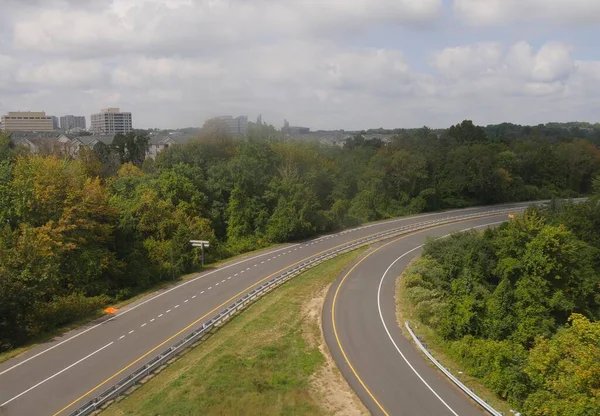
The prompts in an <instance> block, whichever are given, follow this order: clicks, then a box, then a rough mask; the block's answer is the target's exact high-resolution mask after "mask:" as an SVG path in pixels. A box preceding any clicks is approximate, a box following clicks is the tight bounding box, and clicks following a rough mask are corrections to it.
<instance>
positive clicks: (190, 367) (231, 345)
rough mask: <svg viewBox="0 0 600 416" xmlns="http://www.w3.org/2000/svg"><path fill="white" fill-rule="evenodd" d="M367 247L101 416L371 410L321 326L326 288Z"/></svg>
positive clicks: (245, 315) (323, 269) (301, 283)
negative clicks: (341, 370) (337, 362)
mask: <svg viewBox="0 0 600 416" xmlns="http://www.w3.org/2000/svg"><path fill="white" fill-rule="evenodd" d="M363 251H364V249H362V250H357V251H354V252H352V253H348V254H345V255H343V256H340V257H338V258H336V259H333V260H331V261H328V262H325V263H323V264H321V265H319V266H317V267H315V268H314V269H311V270H309V271H307V272H306V273H304V274H302V275H300V276H298V277H296V278H294V279H292V280H291V281H289V282H288V283H286V284H285V285H283V286H281V287H279V288H278V289H277V290H275V291H273V292H271V293H270V294H268V295H266V296H265V297H264V298H262V299H260V300H259V301H257V302H256V303H254V304H253V305H252V306H250V307H249V308H248V309H246V310H245V311H243V312H242V313H241V314H240V315H239V316H236V317H235V318H234V319H232V320H231V321H230V322H229V323H227V324H226V325H225V326H224V327H222V328H221V329H220V330H219V331H217V333H215V334H214V335H213V336H212V337H211V338H209V339H208V340H207V341H205V342H204V343H202V344H200V345H199V346H197V347H195V348H193V349H191V350H190V351H189V352H188V353H187V354H185V355H183V356H182V357H181V358H180V359H179V360H177V361H175V362H174V363H173V364H171V365H170V366H169V367H167V368H165V369H164V370H163V371H162V372H161V373H159V374H158V375H157V376H156V377H155V378H154V379H152V381H150V382H148V383H146V384H144V385H142V386H141V387H139V388H138V389H137V390H135V391H133V392H132V393H131V394H129V395H128V396H127V397H125V398H123V399H122V400H120V401H118V402H117V403H115V404H113V405H112V406H110V407H109V408H108V409H107V410H106V411H105V412H104V413H103V415H106V416H123V415H163V416H166V415H250V416H252V415H260V416H263V415H362V414H367V412H366V410H365V409H364V408H363V407H362V405H361V404H360V402H359V400H358V398H357V397H356V396H355V395H354V393H353V392H352V390H351V389H350V387H349V386H348V385H347V384H346V382H345V381H344V379H343V378H342V376H341V374H339V372H338V371H337V369H336V368H335V365H334V364H333V361H332V360H330V358H329V357H328V352H327V350H326V347H324V341H323V339H322V334H321V329H320V313H321V309H322V304H323V300H324V297H325V293H326V290H327V288H328V286H329V285H330V283H331V282H332V281H333V280H334V279H335V278H336V277H337V276H338V275H339V274H340V273H341V272H342V271H343V269H344V268H345V267H346V266H348V264H349V263H350V262H352V260H354V259H355V258H356V257H357V256H358V255H360V253H362V252H363Z"/></svg>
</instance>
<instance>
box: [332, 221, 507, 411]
mask: <svg viewBox="0 0 600 416" xmlns="http://www.w3.org/2000/svg"><path fill="white" fill-rule="evenodd" d="M506 220H508V216H507V214H504V215H501V216H491V217H485V218H480V219H475V220H469V221H461V222H456V223H453V224H451V225H444V226H440V227H435V228H431V229H427V230H423V231H417V232H415V233H412V234H409V235H405V236H400V237H396V238H393V239H390V240H387V241H384V242H382V243H379V244H376V245H374V246H372V247H371V249H370V250H369V251H367V252H366V253H365V254H364V255H363V256H361V258H359V259H358V260H357V261H356V262H355V263H354V264H353V265H352V266H350V267H349V268H348V270H346V271H344V272H343V273H342V274H341V275H340V276H339V277H338V279H337V280H336V282H335V283H334V284H333V285H332V287H331V289H330V290H329V293H328V296H327V298H326V301H325V305H324V309H323V329H324V333H325V340H326V342H327V345H328V346H329V349H330V351H331V353H332V355H333V358H334V360H335V361H336V363H337V365H338V368H339V369H340V371H341V372H342V374H343V375H344V377H345V378H346V380H347V381H348V382H349V384H350V386H351V387H352V388H353V389H354V391H355V392H356V393H357V394H358V396H359V397H360V399H361V400H362V402H363V403H364V404H365V406H366V407H367V408H368V410H369V411H370V412H371V414H373V415H406V416H430V415H440V416H442V415H448V416H457V415H460V416H475V415H482V414H487V413H484V411H483V409H481V408H479V407H478V405H477V404H476V403H475V402H474V401H472V400H471V399H470V398H469V397H468V396H467V395H466V394H465V393H463V392H462V391H461V390H459V389H458V388H457V387H456V386H455V385H454V384H453V383H451V382H450V381H449V380H448V379H447V378H446V377H445V376H444V375H443V374H442V373H441V372H440V371H439V370H437V369H435V368H434V367H433V366H432V364H431V363H429V362H427V361H426V358H424V357H423V356H422V355H421V354H420V353H419V352H418V351H417V350H416V347H415V346H413V344H412V343H411V342H410V341H409V340H408V339H407V338H406V337H405V336H404V335H403V333H402V331H401V329H400V326H399V324H398V321H397V318H396V306H395V289H396V279H397V277H398V276H399V275H400V274H401V273H402V271H403V270H404V269H405V268H406V266H407V265H408V264H409V263H410V262H411V260H413V259H414V258H415V257H417V256H419V255H420V253H421V251H422V245H423V243H424V242H425V240H426V238H427V237H443V236H446V235H448V234H450V233H452V232H455V231H462V230H465V229H471V228H473V227H475V229H484V228H486V227H488V226H494V225H498V224H500V223H501V222H504V221H506ZM417 333H418V331H417Z"/></svg>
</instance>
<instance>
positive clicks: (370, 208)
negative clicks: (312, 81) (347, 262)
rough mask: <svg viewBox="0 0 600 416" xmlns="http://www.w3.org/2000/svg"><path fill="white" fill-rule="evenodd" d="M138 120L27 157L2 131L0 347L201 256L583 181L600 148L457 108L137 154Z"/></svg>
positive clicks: (547, 192)
mask: <svg viewBox="0 0 600 416" xmlns="http://www.w3.org/2000/svg"><path fill="white" fill-rule="evenodd" d="M147 143H148V137H147V136H146V135H145V134H144V133H143V132H139V131H136V132H132V133H129V134H127V135H119V136H116V137H115V139H114V141H113V143H112V144H108V145H107V144H103V143H99V144H98V145H96V146H95V147H94V148H93V149H91V150H90V149H81V151H80V152H79V157H78V158H77V159H70V158H68V157H65V156H61V155H45V156H42V155H30V154H27V152H26V151H24V149H21V148H15V147H14V146H13V145H12V142H11V140H10V137H9V136H7V135H2V136H0V350H2V349H9V348H12V347H15V346H18V345H21V344H23V343H25V342H27V341H28V340H30V339H32V338H34V337H36V336H39V335H40V334H43V333H45V332H47V331H49V330H52V329H53V328H57V327H60V326H62V325H65V324H67V323H69V322H72V321H74V320H76V319H78V318H81V317H84V316H88V315H89V314H90V313H92V312H93V311H96V310H97V309H98V308H99V307H101V306H102V305H106V304H107V303H109V302H114V301H120V300H124V299H127V298H129V297H131V296H133V295H135V294H136V293H139V292H140V291H143V290H144V289H147V288H149V287H153V286H154V285H156V284H157V283H160V282H163V281H168V280H172V279H174V278H177V277H179V276H181V275H182V274H185V273H190V272H193V271H196V270H198V268H199V264H198V263H199V262H198V253H197V252H196V251H195V249H193V248H192V247H190V245H189V243H188V240H190V239H200V240H210V241H211V249H210V250H209V253H208V260H209V261H214V260H218V259H222V258H226V257H229V256H232V255H235V254H238V253H242V252H245V251H248V250H252V249H256V248H259V247H263V246H266V245H268V244H271V243H280V242H285V241H292V240H298V239H304V238H308V237H311V236H313V235H316V234H319V233H323V232H329V231H333V230H337V229H340V228H343V227H348V226H352V225H356V224H360V223H362V222H366V221H373V220H379V219H384V218H389V217H395V216H401V215H407V214H416V213H420V212H424V211H432V210H439V209H446V208H458V207H466V206H470V205H475V204H494V203H502V202H509V201H525V200H536V199H541V198H549V197H553V196H555V197H570V196H579V195H585V194H588V193H589V192H590V191H591V189H592V183H593V178H594V177H596V176H597V175H598V172H599V171H600V151H599V150H598V148H597V147H596V146H595V145H594V144H592V143H591V142H590V141H589V140H587V139H581V138H566V139H561V140H554V141H551V140H546V139H544V138H543V137H540V136H539V135H531V136H527V135H522V136H520V137H518V138H516V139H511V140H508V139H503V140H498V139H497V138H494V137H490V136H489V135H488V134H487V133H486V130H485V129H484V128H482V127H478V126H475V125H473V123H472V122H470V121H464V122H462V123H460V124H457V125H456V126H452V127H451V128H449V129H446V130H436V131H434V130H431V129H428V128H423V129H417V130H410V131H402V132H400V133H398V134H396V135H395V136H393V137H392V138H391V140H390V141H389V142H383V141H381V140H377V139H368V138H366V137H365V135H364V134H360V133H358V134H356V135H354V136H353V137H352V138H351V139H349V140H347V141H346V143H345V144H344V146H343V147H339V146H326V145H321V144H319V143H316V142H303V141H286V140H284V139H283V138H282V136H281V134H280V133H279V132H277V131H276V130H275V129H274V128H273V127H272V126H267V125H258V126H256V125H255V126H253V127H251V128H250V129H249V132H248V134H247V136H246V137H243V138H234V137H230V136H228V135H227V133H226V129H224V128H223V126H219V123H218V122H217V121H214V120H213V121H211V122H209V123H207V125H206V126H205V128H204V129H202V131H201V133H200V134H199V136H198V137H197V138H196V139H194V140H192V141H190V142H189V143H188V144H185V145H180V146H173V147H171V148H169V149H167V150H165V151H163V152H161V153H160V154H159V155H158V156H157V158H156V160H152V159H146V160H145V159H144V155H145V148H146V146H147Z"/></svg>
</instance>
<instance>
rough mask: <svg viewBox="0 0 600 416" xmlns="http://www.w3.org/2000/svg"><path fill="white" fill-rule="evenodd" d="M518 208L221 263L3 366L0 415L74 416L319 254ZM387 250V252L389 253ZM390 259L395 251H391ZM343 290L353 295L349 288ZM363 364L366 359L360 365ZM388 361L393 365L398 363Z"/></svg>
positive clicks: (398, 223)
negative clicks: (225, 312) (224, 310)
mask: <svg viewBox="0 0 600 416" xmlns="http://www.w3.org/2000/svg"><path fill="white" fill-rule="evenodd" d="M523 206H524V204H513V205H504V206H501V207H479V208H469V209H465V210H455V211H447V212H442V213H432V214H424V215H418V216H412V217H404V218H399V219H395V220H389V221H384V222H379V223H373V224H368V225H365V226H361V227H358V228H354V229H350V230H346V231H343V232H340V233H336V234H331V235H326V236H322V237H319V238H315V239H312V240H309V241H305V242H302V243H297V244H289V245H285V246H283V247H278V248H274V249H270V250H266V251H263V252H260V253H256V254H253V255H249V256H247V257H245V258H242V259H238V260H234V261H232V262H229V263H226V264H224V265H223V266H221V267H219V268H217V269H215V270H212V271H206V272H203V273H200V274H198V275H197V276H195V277H193V278H190V279H188V280H185V281H184V282H181V283H179V284H178V285H177V286H174V287H172V288H170V289H166V290H163V291H159V292H156V293H153V294H151V295H149V296H147V297H145V298H143V299H140V300H138V301H136V302H135V303H132V304H130V305H129V306H127V307H125V308H123V309H121V310H120V311H119V312H118V313H117V314H115V315H114V316H112V317H109V316H107V317H106V318H104V319H103V320H101V321H96V322H93V323H90V324H89V325H86V326H84V327H82V328H79V329H77V330H74V331H70V332H68V333H66V334H64V335H63V336H61V337H58V338H56V339H54V340H52V341H51V342H48V343H45V344H42V345H38V346H36V347H35V348H32V349H31V350H29V351H27V352H26V353H25V354H23V355H21V356H19V357H17V358H14V359H11V360H8V361H6V362H4V363H2V364H0V415H1V416H5V415H58V414H61V415H62V414H69V413H71V412H73V411H74V410H76V409H77V407H78V406H80V405H81V404H83V403H84V402H86V401H88V400H89V399H91V398H92V397H94V396H95V395H97V394H99V393H100V392H102V391H103V390H105V389H107V388H109V387H110V386H111V385H114V384H115V383H116V382H117V381H118V380H120V379H122V378H123V377H125V376H127V375H128V374H130V373H131V372H133V371H134V370H135V369H136V368H138V367H140V366H141V365H143V364H144V363H145V362H147V361H149V360H150V359H152V358H153V357H154V356H155V355H157V354H158V353H159V352H161V351H162V350H164V349H165V348H167V347H169V346H170V345H172V344H174V343H175V342H176V341H178V340H179V339H181V338H183V337H184V336H185V335H187V334H189V333H190V332H192V331H193V330H194V329H196V328H197V327H199V326H201V324H202V323H203V322H206V321H208V320H209V319H210V318H211V317H212V316H214V315H216V314H217V313H218V311H219V310H221V309H222V308H223V307H225V306H226V305H228V304H230V303H231V302H233V301H234V300H236V299H238V298H240V297H242V296H243V295H244V294H246V293H247V292H249V291H250V290H252V288H253V287H255V286H257V285H258V284H259V283H260V282H263V281H265V280H266V279H267V278H270V277H272V276H275V275H278V274H279V273H281V272H283V271H285V270H288V269H290V268H291V267H292V266H295V265H298V264H299V263H301V262H303V261H305V260H307V259H310V258H312V257H314V256H316V255H318V254H320V253H326V252H328V251H329V250H332V249H333V248H336V247H340V246H341V245H344V244H348V243H349V242H351V241H355V240H360V239H363V238H365V237H366V236H370V235H375V234H378V233H382V232H386V231H388V230H392V229H396V228H398V227H402V226H406V225H407V224H417V223H422V222H425V221H432V220H436V219H450V218H454V217H456V216H460V215H465V214H475V213H484V212H489V211H490V210H493V209H494V210H496V209H499V208H511V209H512V208H516V207H523ZM504 218H505V217H504ZM483 221H488V220H483ZM451 228H452V227H450V228H440V229H436V230H435V233H438V232H446V231H443V230H448V229H451ZM432 232H433V231H432ZM422 236H423V234H418V235H416V236H415V237H409V238H407V239H404V240H400V241H405V242H407V241H412V242H418V241H422ZM400 244H401V245H402V244H405V243H400ZM394 247H395V246H394ZM402 247H404V246H402ZM392 248H393V247H392V246H390V249H392ZM400 250H401V249H400ZM392 252H397V250H393V249H392ZM385 259H386V260H387V259H388V257H385ZM402 264H403V263H402ZM381 266H382V265H378V264H375V265H374V266H373V270H372V271H371V274H369V275H370V276H373V278H375V276H376V275H377V273H379V271H380V269H381ZM398 266H400V263H399V264H398ZM386 267H387V266H386ZM361 270H362V268H361ZM352 280H353V279H352ZM392 280H393V278H391V279H389V281H388V282H386V287H385V289H386V293H387V291H389V294H390V296H391V293H393V283H392ZM388 286H389V287H388ZM346 287H347V288H350V289H351V290H356V289H357V288H356V287H354V285H348V286H346ZM368 289H369V290H371V289H372V288H370V287H369V288H368ZM343 292H344V293H345V292H346V290H344V291H343ZM344 298H345V296H344ZM390 299H391V297H390ZM340 300H343V299H340ZM370 302H371V293H370V292H365V294H364V299H360V301H359V302H358V303H357V304H356V306H359V307H360V308H363V306H367V304H370ZM363 303H364V305H363ZM341 305H342V304H340V310H343V311H345V312H344V316H346V314H355V313H356V312H353V311H351V309H352V308H349V309H350V310H349V309H348V308H346V307H345V306H344V307H342V306H341ZM391 308H392V305H391V303H390V304H388V303H386V304H384V309H385V310H386V311H387V310H389V311H388V312H389V313H391V315H389V317H390V319H392V318H391V317H392V316H393V312H391ZM358 310H359V309H358V308H357V311H358ZM350 316H352V315H350ZM386 316H387V315H386ZM360 319H365V323H366V322H367V321H366V320H367V319H371V317H367V316H365V317H364V318H360ZM348 322H349V321H348ZM348 322H346V323H345V324H342V325H344V329H349V328H346V327H345V325H347V324H348ZM390 322H392V321H390ZM372 324H373V325H374V324H375V322H373V323H372ZM361 325H362V323H361ZM379 325H380V326H381V324H379ZM361 328H362V326H361ZM394 328H395V326H394ZM343 334H345V335H343V337H342V338H343V339H342V342H343V343H345V344H344V345H348V350H349V351H353V349H352V348H350V343H351V342H357V343H360V340H361V339H363V340H366V341H370V342H373V343H377V344H382V343H384V342H386V341H385V338H384V337H379V335H381V334H380V331H379V332H377V334H378V338H374V337H371V336H369V337H366V336H365V334H363V333H360V334H359V335H358V339H357V340H354V341H351V339H349V338H348V337H349V336H350V335H351V333H350V332H346V331H344V332H343ZM344 337H345V338H344ZM387 342H389V341H387ZM357 351H358V350H357ZM352 358H353V359H355V358H356V357H354V356H353V357H352ZM366 359H367V357H364V358H363V360H366ZM390 359H393V360H395V361H398V357H397V356H393V357H390ZM365 374H366V373H365ZM353 386H355V384H353ZM412 387H415V388H417V387H418V388H417V390H419V391H420V393H418V394H417V393H415V396H413V398H417V397H420V396H419V395H424V394H426V392H425V390H424V389H423V388H422V386H420V385H418V383H414V382H413V385H412ZM361 397H363V396H362V395H361ZM397 397H398V398H404V397H405V396H403V395H400V396H397ZM427 402H428V404H429V405H431V403H432V402H433V400H431V398H428V400H427ZM365 403H367V401H365ZM370 408H372V406H371V407H370ZM423 414H425V413H423ZM429 414H433V413H429Z"/></svg>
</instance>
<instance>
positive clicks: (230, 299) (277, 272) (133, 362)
mask: <svg viewBox="0 0 600 416" xmlns="http://www.w3.org/2000/svg"><path fill="white" fill-rule="evenodd" d="M382 232H384V231H380V232H378V233H373V234H370V235H367V236H364V237H360V238H357V239H355V240H350V241H348V242H345V243H342V244H339V245H337V246H335V247H331V248H328V249H326V250H323V251H321V252H319V253H316V254H312V255H310V256H308V257H305V258H303V259H302V260H299V261H297V262H296V263H293V264H291V265H288V266H286V267H284V268H282V269H279V270H278V271H276V272H275V273H272V274H270V275H268V276H267V277H265V278H264V279H261V280H259V281H258V282H256V283H254V284H253V285H251V286H248V287H247V288H245V289H244V290H242V291H241V292H239V293H237V294H235V295H233V296H232V297H231V298H229V299H227V300H226V301H225V302H223V303H221V304H220V305H219V306H217V307H215V308H214V309H213V310H211V311H210V312H207V313H206V314H204V315H203V316H201V317H200V318H198V319H196V320H195V321H194V322H192V323H191V324H189V325H188V326H186V327H185V328H183V329H182V330H180V331H179V332H177V333H175V334H173V335H171V336H170V337H169V338H167V339H166V340H164V341H163V342H161V343H160V344H158V345H157V346H156V347H154V348H152V349H151V350H150V351H148V352H146V353H144V354H143V355H142V356H140V357H139V358H137V359H136V360H134V361H132V362H131V363H129V364H128V365H127V366H125V367H123V368H122V369H120V370H119V371H117V372H116V373H115V374H113V375H112V376H110V377H109V378H107V379H106V380H104V381H103V382H101V383H100V384H98V385H97V386H95V387H93V388H92V389H91V390H89V391H88V392H86V393H84V394H82V395H81V396H80V397H78V398H77V399H75V400H73V401H72V402H71V403H69V404H68V405H66V406H65V407H63V408H62V409H60V410H59V411H58V412H56V413H54V415H53V416H57V415H58V414H60V413H62V412H64V411H65V410H67V409H68V408H70V407H71V406H73V405H74V404H76V403H77V402H78V401H80V400H82V399H84V398H85V397H86V396H88V395H90V394H91V393H93V392H94V391H96V390H98V389H99V388H100V387H102V386H103V385H105V384H106V383H108V382H109V381H111V380H112V379H114V378H115V377H117V376H118V375H119V374H122V373H123V372H124V371H126V370H127V369H128V368H131V366H133V365H135V364H137V363H138V362H140V361H141V360H143V359H144V358H146V357H147V356H148V355H150V354H152V353H153V352H154V351H156V350H157V349H159V348H160V347H162V346H163V345H165V344H166V343H167V342H169V341H171V340H173V338H175V337H177V336H179V335H181V334H182V333H183V332H185V331H187V330H188V329H190V328H191V327H192V326H194V325H196V324H197V323H199V322H200V321H201V320H203V319H204V318H206V317H207V316H208V315H210V314H212V313H214V312H216V311H217V310H219V309H221V308H222V307H223V306H225V305H226V304H228V303H229V302H231V301H232V300H234V299H236V298H238V297H239V296H241V295H243V294H244V293H245V292H247V291H248V290H250V289H252V288H253V287H255V286H257V285H259V284H261V283H262V282H264V281H265V280H268V279H270V278H271V277H273V276H275V275H277V274H279V273H282V272H284V271H286V270H288V269H289V268H291V267H294V266H295V265H297V264H300V263H302V262H304V261H306V260H310V259H311V258H313V257H316V256H319V255H321V254H324V253H327V252H328V251H332V250H335V249H336V248H340V247H342V246H345V245H348V244H352V243H355V242H357V241H360V240H364V239H366V238H369V237H373V236H375V235H377V234H381V233H382ZM399 232H401V231H399ZM384 238H389V237H384Z"/></svg>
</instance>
